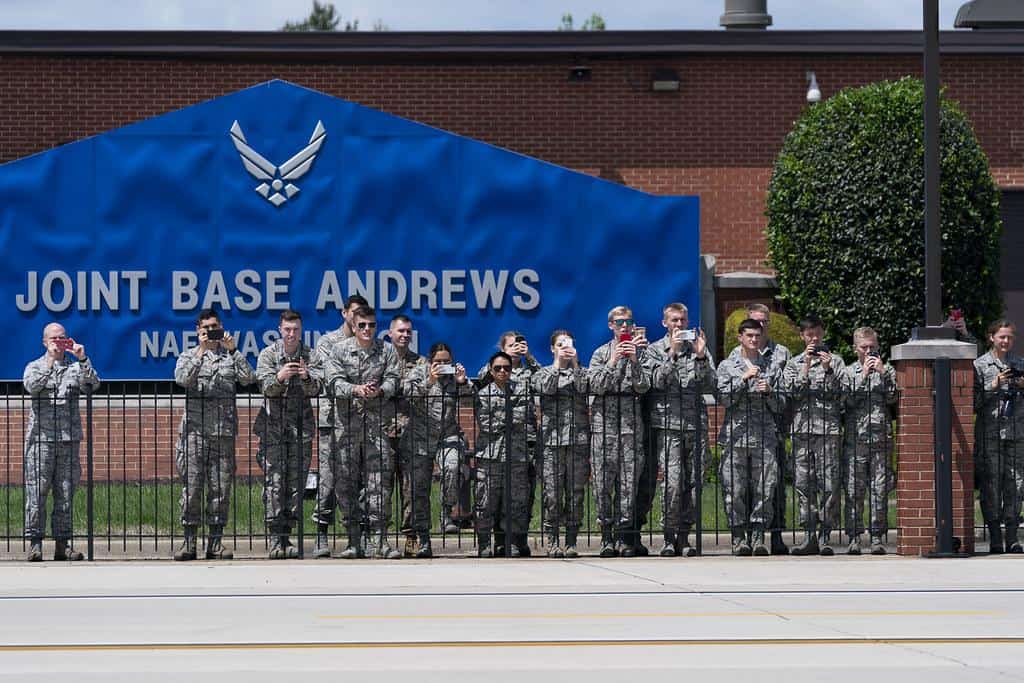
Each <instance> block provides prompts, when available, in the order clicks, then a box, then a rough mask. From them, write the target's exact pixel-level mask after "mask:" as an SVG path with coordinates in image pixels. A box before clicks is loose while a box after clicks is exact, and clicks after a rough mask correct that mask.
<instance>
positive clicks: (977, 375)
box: [26, 360, 988, 412]
mask: <svg viewBox="0 0 1024 683" xmlns="http://www.w3.org/2000/svg"><path fill="white" fill-rule="evenodd" d="M26 386H27V385H26ZM987 389H988V387H987V386H986V385H985V373H984V372H982V371H981V368H980V367H978V361H977V360H975V361H974V410H975V412H978V411H981V410H982V409H983V408H984V407H985V391H986V390H987Z"/></svg>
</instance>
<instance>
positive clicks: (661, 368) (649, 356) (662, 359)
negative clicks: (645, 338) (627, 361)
mask: <svg viewBox="0 0 1024 683" xmlns="http://www.w3.org/2000/svg"><path fill="white" fill-rule="evenodd" d="M644 362H645V363H646V364H647V368H648V372H650V376H651V387H652V388H654V389H656V390H658V391H663V390H665V389H670V388H672V379H673V378H674V377H675V376H676V367H675V363H674V362H673V361H672V351H671V349H670V350H669V351H663V350H662V349H661V347H659V346H655V345H653V344H652V345H651V346H649V347H647V353H645V354H644Z"/></svg>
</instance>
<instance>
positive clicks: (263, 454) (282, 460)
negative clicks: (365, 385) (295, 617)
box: [253, 310, 322, 560]
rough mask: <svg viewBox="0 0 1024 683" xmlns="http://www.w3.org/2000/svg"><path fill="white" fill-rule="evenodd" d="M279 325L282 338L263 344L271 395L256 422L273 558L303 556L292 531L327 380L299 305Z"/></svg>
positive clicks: (259, 372) (263, 378)
mask: <svg viewBox="0 0 1024 683" xmlns="http://www.w3.org/2000/svg"><path fill="white" fill-rule="evenodd" d="M278 330H279V332H280V333H281V339H280V340H278V341H277V342H275V343H273V344H271V345H270V346H268V347H267V348H265V349H263V351H261V352H260V355H259V359H258V360H257V362H256V377H257V378H258V380H259V383H260V389H261V390H262V391H263V395H264V397H265V399H264V402H263V407H262V408H261V409H260V412H259V414H258V415H257V416H256V422H255V424H254V425H253V433H254V434H255V435H256V436H258V437H259V439H260V445H259V449H258V450H257V451H256V459H257V461H258V462H259V464H260V467H261V468H262V469H263V475H264V486H263V506H264V510H265V521H266V524H267V528H268V530H269V531H270V535H271V543H270V552H269V556H270V559H272V560H281V559H285V558H286V557H287V558H292V557H298V556H299V553H298V549H297V548H296V547H295V546H293V545H292V544H291V540H290V539H289V535H290V534H291V529H292V526H294V525H295V523H296V522H297V521H298V519H299V515H300V514H302V496H303V493H304V492H305V486H306V474H307V473H308V472H309V463H310V460H311V459H312V457H313V433H314V431H315V430H316V418H315V416H314V415H313V403H312V401H310V398H312V397H314V396H317V395H318V394H319V393H320V388H321V386H322V371H321V369H320V368H319V366H318V365H316V363H315V361H316V359H315V357H314V356H313V352H312V349H310V348H309V347H308V346H306V345H305V344H304V343H303V342H302V317H301V316H300V315H299V314H298V313H297V312H295V311H291V310H287V311H284V312H282V313H281V318H280V324H279V327H278ZM300 425H301V427H300ZM300 429H301V434H300V433H299V430H300ZM301 540H302V539H301V538H300V539H299V541H300V542H301Z"/></svg>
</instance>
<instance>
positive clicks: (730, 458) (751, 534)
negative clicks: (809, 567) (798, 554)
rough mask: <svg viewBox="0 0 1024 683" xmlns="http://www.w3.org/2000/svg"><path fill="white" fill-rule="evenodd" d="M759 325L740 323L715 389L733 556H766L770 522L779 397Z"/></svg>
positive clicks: (776, 471)
mask: <svg viewBox="0 0 1024 683" xmlns="http://www.w3.org/2000/svg"><path fill="white" fill-rule="evenodd" d="M763 334H764V328H763V326H762V325H761V323H760V322H759V321H757V320H753V319H750V318H748V319H746V320H744V321H743V322H741V323H740V326H739V334H738V335H737V336H738V338H739V343H740V353H738V354H734V355H730V356H729V358H727V359H726V360H725V361H723V362H722V363H721V364H720V365H719V366H718V370H717V373H716V375H717V377H716V379H717V389H718V391H717V394H718V401H719V403H720V405H721V406H722V407H723V408H724V409H725V418H724V419H723V420H722V426H721V428H720V430H719V433H718V444H719V446H720V447H721V448H722V461H721V465H720V467H721V471H720V479H721V482H722V502H723V503H724V506H725V516H726V519H727V520H728V523H729V528H730V530H731V532H732V552H733V555H738V556H749V555H758V556H763V555H768V554H769V550H768V546H767V545H765V530H766V529H767V528H768V527H769V525H770V524H771V521H772V496H774V494H775V488H776V487H777V486H778V485H779V468H778V463H777V461H776V459H775V452H776V447H777V446H778V439H779V433H778V431H776V429H775V425H776V420H777V419H778V416H779V413H780V412H781V410H782V407H783V402H782V399H781V397H780V395H779V392H778V391H777V388H778V384H779V375H780V373H779V369H778V366H777V365H773V364H770V363H769V362H768V360H767V359H766V358H765V356H764V354H762V353H761V336H762V335H763Z"/></svg>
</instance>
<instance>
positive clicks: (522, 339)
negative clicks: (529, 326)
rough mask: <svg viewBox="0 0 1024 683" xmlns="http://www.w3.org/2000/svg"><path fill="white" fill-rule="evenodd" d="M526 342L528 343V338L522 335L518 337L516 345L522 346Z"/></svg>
mask: <svg viewBox="0 0 1024 683" xmlns="http://www.w3.org/2000/svg"><path fill="white" fill-rule="evenodd" d="M524 341H526V337H524V336H523V335H521V334H520V335H516V344H522V343H523V342H524Z"/></svg>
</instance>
